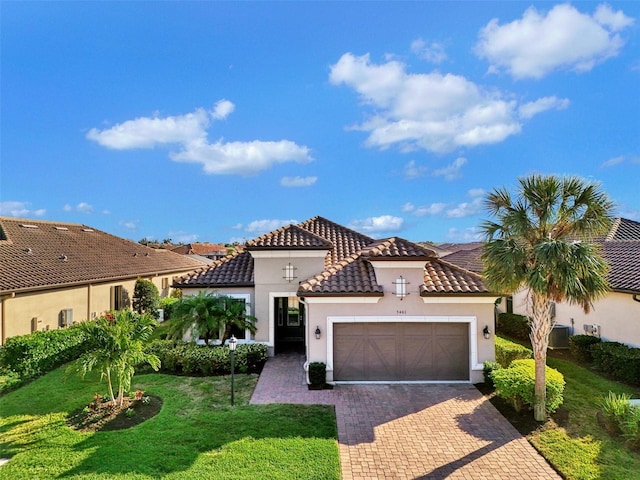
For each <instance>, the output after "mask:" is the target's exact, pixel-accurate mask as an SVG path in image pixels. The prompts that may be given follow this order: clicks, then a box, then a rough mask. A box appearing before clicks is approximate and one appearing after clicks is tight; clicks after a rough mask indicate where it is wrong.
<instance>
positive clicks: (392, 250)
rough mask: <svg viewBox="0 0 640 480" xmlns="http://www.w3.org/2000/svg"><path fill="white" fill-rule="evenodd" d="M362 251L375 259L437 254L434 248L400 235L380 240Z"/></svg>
mask: <svg viewBox="0 0 640 480" xmlns="http://www.w3.org/2000/svg"><path fill="white" fill-rule="evenodd" d="M361 253H362V255H365V256H367V257H368V258H370V259H375V260H384V259H386V260H398V259H399V258H400V259H404V260H407V259H413V260H426V259H429V258H433V257H435V256H436V253H435V252H434V251H433V250H430V249H428V248H426V247H423V246H422V245H418V244H417V243H413V242H409V241H408V240H405V239H403V238H399V237H391V238H385V239H383V240H378V241H376V242H374V243H372V244H371V245H369V246H367V247H365V248H364V249H362V250H361Z"/></svg>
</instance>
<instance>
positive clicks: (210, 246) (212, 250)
mask: <svg viewBox="0 0 640 480" xmlns="http://www.w3.org/2000/svg"><path fill="white" fill-rule="evenodd" d="M171 251H172V252H175V253H179V254H180V255H216V254H223V255H226V254H227V249H226V248H225V247H223V246H222V245H217V244H215V243H188V244H187V245H180V246H178V247H174V248H172V249H171Z"/></svg>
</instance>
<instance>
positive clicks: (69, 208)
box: [62, 203, 73, 212]
mask: <svg viewBox="0 0 640 480" xmlns="http://www.w3.org/2000/svg"><path fill="white" fill-rule="evenodd" d="M62 209H63V210H64V211H65V212H70V211H72V210H73V207H72V206H71V205H69V204H68V203H66V204H65V205H64V207H62Z"/></svg>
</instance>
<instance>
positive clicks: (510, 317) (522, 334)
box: [496, 312, 531, 340]
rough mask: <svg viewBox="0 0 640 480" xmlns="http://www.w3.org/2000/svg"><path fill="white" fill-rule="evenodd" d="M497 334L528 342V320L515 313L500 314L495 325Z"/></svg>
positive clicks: (529, 329)
mask: <svg viewBox="0 0 640 480" xmlns="http://www.w3.org/2000/svg"><path fill="white" fill-rule="evenodd" d="M496 328H497V330H498V333H502V334H505V335H508V336H510V337H513V338H518V339H520V340H529V332H530V331H531V328H530V327H529V318H528V317H526V316H524V315H518V314H516V313H505V312H503V313H500V314H499V315H498V323H497V325H496Z"/></svg>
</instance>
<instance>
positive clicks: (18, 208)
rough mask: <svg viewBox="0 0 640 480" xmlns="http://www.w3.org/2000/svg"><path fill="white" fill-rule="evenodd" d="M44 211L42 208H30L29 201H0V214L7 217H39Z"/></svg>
mask: <svg viewBox="0 0 640 480" xmlns="http://www.w3.org/2000/svg"><path fill="white" fill-rule="evenodd" d="M45 213H47V211H46V210H45V209H44V208H39V209H36V210H32V209H31V204H30V203H29V202H20V201H11V200H8V201H4V202H0V215H4V216H7V217H29V216H34V217H41V216H43V215H44V214H45Z"/></svg>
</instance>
